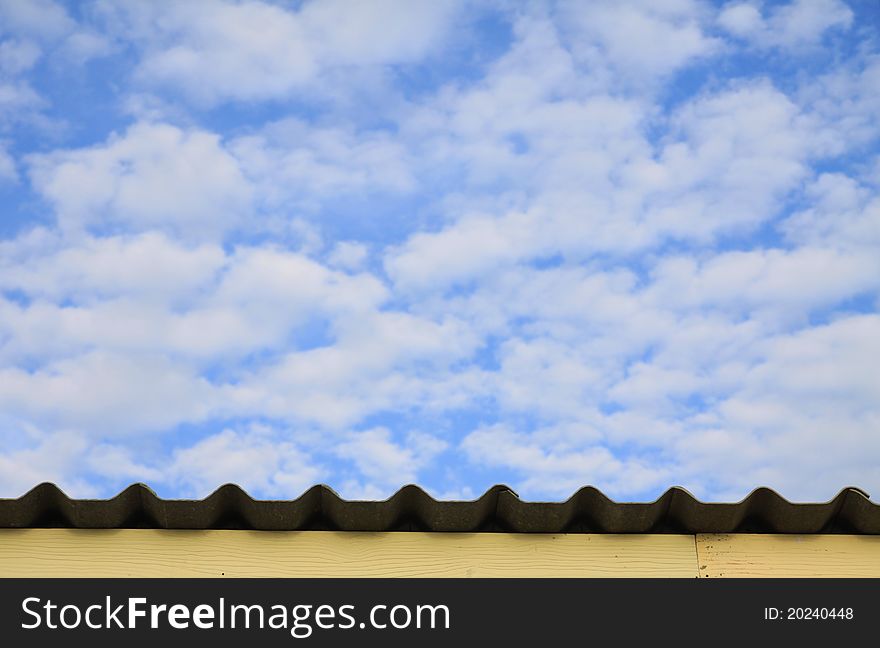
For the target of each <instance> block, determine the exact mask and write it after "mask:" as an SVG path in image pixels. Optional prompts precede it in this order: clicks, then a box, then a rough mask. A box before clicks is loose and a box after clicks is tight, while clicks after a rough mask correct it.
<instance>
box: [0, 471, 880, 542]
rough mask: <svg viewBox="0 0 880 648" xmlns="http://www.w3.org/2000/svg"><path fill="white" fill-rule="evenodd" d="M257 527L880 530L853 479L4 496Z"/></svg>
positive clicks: (12, 518)
mask: <svg viewBox="0 0 880 648" xmlns="http://www.w3.org/2000/svg"><path fill="white" fill-rule="evenodd" d="M40 527H65V528H80V529H121V528H157V529H250V530H271V531H298V530H340V531H371V532H381V531H434V532H493V531H506V532H514V533H809V534H812V533H857V534H880V505H878V504H875V503H873V502H871V501H870V499H869V496H868V494H867V493H865V492H864V491H862V490H860V489H858V488H855V487H847V488H844V489H843V490H841V491H840V493H839V494H838V495H837V496H836V497H834V498H833V499H831V500H829V501H827V502H821V503H793V502H790V501H788V500H786V499H785V498H783V497H782V496H781V495H779V494H778V493H776V492H775V491H773V490H771V489H769V488H764V487H761V488H756V489H755V490H754V491H752V492H751V493H750V494H749V495H748V496H747V497H746V498H744V499H743V500H741V501H739V502H736V503H716V502H701V501H699V500H697V499H696V498H695V497H694V496H693V495H691V494H690V493H689V492H688V491H686V490H685V489H683V488H680V487H672V488H670V489H669V490H667V491H666V492H665V493H663V494H662V495H661V496H660V497H658V498H657V499H656V500H654V501H653V502H645V503H638V502H615V501H613V500H611V499H610V498H608V497H607V496H606V495H605V494H604V493H602V492H601V491H600V490H598V489H596V488H595V487H592V486H585V487H583V488H581V489H579V490H578V491H576V492H575V493H574V494H573V495H572V496H571V497H569V498H568V499H567V500H565V501H563V502H531V501H525V500H522V499H520V498H519V496H518V495H517V494H516V493H515V492H514V491H513V490H512V489H511V488H509V487H507V486H504V485H496V486H492V487H491V488H489V489H488V490H487V491H486V492H485V493H484V494H483V495H481V496H480V497H479V498H477V499H474V500H466V501H447V500H436V499H434V498H433V497H432V496H431V495H429V494H428V493H427V492H425V491H424V490H423V489H422V488H420V487H418V486H415V485H408V486H404V487H403V488H401V489H400V490H399V491H397V492H396V493H395V494H394V495H392V496H391V497H390V498H388V499H386V500H381V501H357V500H345V499H342V498H341V497H339V495H338V494H337V493H336V492H335V491H333V490H332V489H331V488H330V487H328V486H324V485H317V486H313V487H311V488H309V489H308V490H306V491H305V492H304V493H303V494H302V495H300V496H299V497H298V498H296V499H294V500H256V499H253V498H252V497H251V496H250V495H249V494H248V493H247V492H246V491H244V490H243V489H242V488H241V487H239V486H237V485H235V484H226V485H224V486H221V487H220V488H218V489H217V490H215V491H214V492H213V493H211V494H210V495H208V496H207V497H206V498H204V499H202V500H176V499H162V498H160V497H159V496H158V495H157V494H156V493H155V492H154V491H153V490H152V489H150V488H149V487H148V486H146V485H144V484H132V485H131V486H129V487H128V488H126V489H125V490H123V491H121V492H120V493H119V494H118V495H116V496H115V497H113V498H111V499H106V500H95V499H71V498H70V497H68V496H67V495H66V494H65V493H64V492H63V491H62V490H61V489H60V488H59V487H58V486H56V485H55V484H50V483H44V484H40V485H39V486H36V487H34V488H33V489H31V490H30V491H28V492H27V493H25V494H24V495H22V496H21V497H19V498H16V499H0V528H6V529H15V528H40Z"/></svg>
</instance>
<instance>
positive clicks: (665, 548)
mask: <svg viewBox="0 0 880 648" xmlns="http://www.w3.org/2000/svg"><path fill="white" fill-rule="evenodd" d="M53 576H57V577H80V576H91V577H173V576H189V577H245V576H247V577H330V576H332V577H371V576H373V577H414V576H425V577H603V576H606V577H607V576H613V577H685V578H694V577H725V576H726V577H730V576H874V577H880V537H877V536H845V535H813V536H782V535H745V534H737V535H699V536H692V535H663V534H657V535H601V534H600V535H592V534H570V535H565V534H556V535H552V534H546V535H545V534H508V533H475V534H460V533H446V534H443V533H414V532H406V533H339V532H330V531H300V532H270V531H163V530H140V529H122V530H99V531H90V530H77V529H22V530H11V529H3V530H0V577H53Z"/></svg>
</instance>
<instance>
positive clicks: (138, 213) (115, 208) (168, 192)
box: [29, 123, 253, 239]
mask: <svg viewBox="0 0 880 648" xmlns="http://www.w3.org/2000/svg"><path fill="white" fill-rule="evenodd" d="M29 162H30V165H31V178H32V180H33V182H34V184H35V186H36V187H37V189H38V191H40V193H41V194H43V195H44V196H45V197H46V199H47V200H48V201H49V202H50V203H52V205H53V207H54V208H55V210H56V213H57V215H58V220H59V223H60V225H61V226H62V228H64V229H68V230H69V229H74V230H75V229H78V228H81V227H85V228H95V229H102V228H109V229H110V230H111V231H112V230H113V229H114V228H118V227H121V228H123V229H124V230H134V231H142V230H146V229H152V228H161V229H163V230H165V231H167V232H170V233H173V234H177V235H180V236H183V237H185V238H190V239H193V238H201V237H205V236H219V235H221V234H222V233H223V232H224V231H225V230H226V229H228V228H230V227H232V226H234V225H235V224H236V223H238V222H240V221H241V219H243V218H244V217H245V216H246V215H248V208H249V206H250V204H251V201H252V198H253V196H252V189H251V187H250V185H249V184H248V182H247V180H246V179H245V178H244V176H243V175H242V173H241V170H240V169H239V166H238V163H237V162H236V160H235V158H234V157H233V156H232V155H230V153H229V152H228V151H226V150H225V149H224V148H223V146H222V144H221V142H220V140H219V138H218V137H217V136H216V135H214V134H211V133H207V132H205V131H199V130H191V131H183V130H181V129H179V128H176V127H174V126H170V125H166V124H148V123H139V124H135V125H134V126H132V127H131V128H129V129H128V131H127V132H126V133H125V135H123V136H117V135H114V136H112V137H111V138H110V139H109V140H108V141H107V143H106V144H104V145H98V146H95V147H92V148H85V149H72V150H67V151H55V152H53V153H49V154H41V155H33V156H31V157H30V158H29Z"/></svg>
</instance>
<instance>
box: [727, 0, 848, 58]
mask: <svg viewBox="0 0 880 648" xmlns="http://www.w3.org/2000/svg"><path fill="white" fill-rule="evenodd" d="M761 9H762V8H761V4H760V3H754V2H735V3H730V4H728V5H726V6H725V7H724V9H723V10H722V11H721V13H720V14H719V16H718V24H719V25H720V26H721V27H722V28H723V29H725V30H726V31H728V32H729V33H730V34H732V35H734V36H737V37H739V38H742V39H745V40H748V41H750V42H752V43H754V44H756V45H759V46H761V47H780V48H803V47H810V46H815V45H817V44H818V43H819V42H820V41H821V40H822V38H823V36H824V35H825V33H826V32H828V31H834V30H845V29H847V28H849V27H850V25H851V24H852V22H853V12H852V10H851V9H850V8H849V7H848V6H847V5H846V4H844V3H843V2H841V1H840V0H793V1H792V2H789V3H787V4H780V5H773V6H772V8H771V9H770V10H769V11H767V12H766V13H765V12H763V11H762V10H761Z"/></svg>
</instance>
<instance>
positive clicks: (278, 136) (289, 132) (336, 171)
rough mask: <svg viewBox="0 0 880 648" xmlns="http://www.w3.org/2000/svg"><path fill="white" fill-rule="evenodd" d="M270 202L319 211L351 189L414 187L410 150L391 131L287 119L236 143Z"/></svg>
mask: <svg viewBox="0 0 880 648" xmlns="http://www.w3.org/2000/svg"><path fill="white" fill-rule="evenodd" d="M230 149H231V150H232V151H233V152H234V154H235V156H236V157H237V158H238V160H239V162H240V164H241V165H242V168H243V169H244V171H245V173H246V174H247V175H248V176H249V178H251V179H252V181H253V182H254V184H255V185H256V187H257V195H258V196H259V199H260V201H261V202H262V203H263V204H264V205H266V206H268V207H269V208H278V207H280V206H281V207H284V208H286V209H290V206H291V205H296V206H297V207H300V208H302V209H307V210H308V211H312V212H313V211H317V209H319V208H320V206H321V205H323V204H324V201H326V200H327V199H328V198H333V197H336V196H339V195H341V194H345V193H353V194H363V193H372V192H391V193H402V192H407V191H410V190H412V189H413V188H414V184H415V181H414V178H413V177H412V173H411V172H410V169H409V161H408V159H407V157H408V155H407V152H406V151H405V149H404V148H403V147H402V146H401V144H400V143H399V142H397V141H395V139H394V138H392V137H391V136H389V135H388V134H387V133H380V132H377V133H357V134H356V133H355V132H354V130H353V129H352V128H315V127H312V126H309V125H308V124H306V123H305V122H302V121H299V120H296V119H292V118H291V119H285V120H283V121H281V122H277V123H273V124H270V125H268V126H267V127H265V128H263V129H262V130H261V132H260V133H259V134H256V135H252V136H246V137H241V138H238V139H236V140H234V141H233V142H231V143H230Z"/></svg>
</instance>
